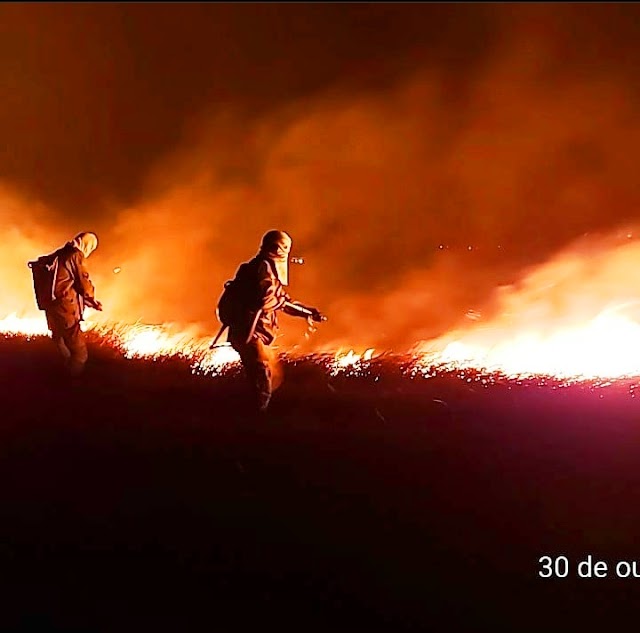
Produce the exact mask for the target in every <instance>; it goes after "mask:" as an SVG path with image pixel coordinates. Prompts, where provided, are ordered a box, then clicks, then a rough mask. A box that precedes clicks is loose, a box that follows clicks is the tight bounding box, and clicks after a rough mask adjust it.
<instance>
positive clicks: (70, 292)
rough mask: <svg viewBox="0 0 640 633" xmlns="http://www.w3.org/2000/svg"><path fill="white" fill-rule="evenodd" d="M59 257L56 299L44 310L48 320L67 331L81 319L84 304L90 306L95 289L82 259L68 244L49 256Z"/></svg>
mask: <svg viewBox="0 0 640 633" xmlns="http://www.w3.org/2000/svg"><path fill="white" fill-rule="evenodd" d="M50 257H52V258H55V257H58V269H57V273H56V280H55V285H54V295H55V299H54V300H53V301H52V303H51V305H50V306H49V307H48V308H47V310H46V314H47V319H48V321H49V322H50V323H52V322H53V323H55V324H57V325H59V326H61V327H64V328H70V327H73V326H74V325H76V324H77V323H78V322H80V321H82V320H83V315H84V308H85V305H88V306H90V307H93V306H94V305H95V304H96V301H95V288H94V286H93V283H92V282H91V279H90V278H89V272H88V271H87V268H86V266H85V256H84V254H83V253H82V251H81V250H80V249H78V248H77V247H76V246H74V245H73V244H72V243H71V242H70V243H68V244H66V245H65V246H63V247H62V248H60V249H58V250H57V251H56V252H55V253H52V254H51V256H50Z"/></svg>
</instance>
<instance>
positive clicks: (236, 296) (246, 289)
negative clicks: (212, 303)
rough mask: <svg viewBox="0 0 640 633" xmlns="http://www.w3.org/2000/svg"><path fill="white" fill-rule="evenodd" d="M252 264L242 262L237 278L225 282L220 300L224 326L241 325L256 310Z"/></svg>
mask: <svg viewBox="0 0 640 633" xmlns="http://www.w3.org/2000/svg"><path fill="white" fill-rule="evenodd" d="M251 268H252V267H251V264H250V263H247V264H242V266H240V268H239V269H238V273H237V274H236V276H235V279H231V280H229V281H227V282H225V284H224V290H223V291H222V295H221V296H220V299H219V300H218V309H217V314H218V320H219V321H220V323H222V325H224V326H227V327H229V326H231V325H239V324H242V323H244V322H246V320H247V317H248V315H249V314H250V313H251V312H255V310H256V309H257V308H256V305H255V303H256V296H255V295H256V289H255V284H254V283H252V275H251V272H252V271H251Z"/></svg>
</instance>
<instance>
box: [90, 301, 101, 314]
mask: <svg viewBox="0 0 640 633" xmlns="http://www.w3.org/2000/svg"><path fill="white" fill-rule="evenodd" d="M86 303H87V305H88V306H89V307H90V308H93V309H94V310H98V312H102V304H101V303H100V302H99V301H97V300H96V299H91V300H89V301H87V302H86Z"/></svg>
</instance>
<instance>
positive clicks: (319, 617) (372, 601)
mask: <svg viewBox="0 0 640 633" xmlns="http://www.w3.org/2000/svg"><path fill="white" fill-rule="evenodd" d="M48 344H49V341H46V340H40V341H33V342H27V341H22V340H16V339H9V340H0V378H1V380H2V403H1V409H0V491H1V496H0V498H1V503H0V578H1V583H0V601H1V605H0V630H2V631H73V632H75V631H96V632H97V631H114V632H116V631H117V632H121V631H176V632H178V631H220V632H225V631H258V630H274V631H281V632H283V631H287V632H288V631H296V632H307V631H309V632H316V631H327V632H338V631H339V632H342V631H345V632H360V631H362V632H369V631H389V632H391V633H401V632H404V631H432V630H433V631H441V630H447V631H458V630H460V631H467V630H487V631H495V630H512V631H525V630H531V631H543V630H544V631H555V630H571V631H573V630H595V628H598V627H605V626H606V627H607V629H609V630H621V629H619V628H617V627H616V628H615V629H611V627H612V626H615V624H616V623H618V622H622V621H625V620H626V621H627V622H633V620H628V617H629V615H630V614H631V613H633V611H634V608H635V605H636V604H637V601H638V597H639V596H640V578H635V579H634V578H627V579H618V578H615V570H614V564H615V563H616V562H617V561H619V560H627V561H637V569H638V574H639V575H640V541H639V537H640V399H632V398H630V396H629V395H628V391H627V389H625V388H623V387H614V388H608V389H604V390H596V391H590V390H588V389H584V388H580V387H572V388H568V389H560V390H551V389H550V388H538V387H529V388H527V387H524V386H517V385H512V386H511V387H509V386H507V385H502V386H492V387H490V388H488V389H485V388H482V387H479V386H478V385H475V384H467V383H465V382H464V381H460V380H457V379H454V378H438V379H433V380H423V379H420V380H410V379H408V378H402V377H400V374H399V372H398V371H397V368H396V369H394V367H393V366H390V367H387V368H386V369H384V371H382V374H381V376H380V379H379V380H378V381H377V382H376V381H374V380H373V379H372V378H362V379H356V378H339V379H330V378H329V377H328V375H327V374H326V373H324V372H323V371H321V370H320V369H319V368H316V367H314V366H312V365H299V366H296V367H293V366H289V367H288V369H287V371H288V374H287V383H286V385H285V386H284V387H283V388H282V390H281V391H280V392H279V393H278V398H277V401H276V402H275V403H274V409H273V411H272V414H271V416H270V417H269V418H268V419H265V420H260V421H258V420H255V419H253V418H252V417H251V416H250V415H248V414H247V412H246V410H245V409H244V404H243V403H244V401H245V398H244V396H243V391H242V386H243V385H242V382H241V380H240V379H239V378H238V377H230V378H221V379H212V378H202V377H194V376H192V375H191V374H190V372H189V369H188V367H187V366H186V365H184V364H181V363H162V364H157V363H156V364H154V363H149V362H132V361H124V360H121V359H118V358H115V357H114V356H113V354H111V353H110V352H108V350H105V349H104V348H94V349H93V350H92V352H93V357H92V359H91V363H92V364H91V366H90V368H89V371H88V372H87V374H86V376H85V377H84V380H83V381H81V382H80V383H79V384H76V385H73V386H71V387H68V386H65V385H64V383H62V382H61V381H60V380H59V379H57V378H56V373H55V364H54V363H53V361H54V360H55V359H54V357H53V356H52V355H51V350H50V349H49V347H48ZM589 554H591V555H592V556H593V557H594V558H595V559H600V560H604V561H607V562H608V563H609V574H608V577H607V578H601V579H596V578H591V579H587V578H578V577H577V568H576V567H577V563H578V562H579V561H580V560H582V559H583V558H585V557H586V556H587V555H589ZM543 555H549V556H551V557H552V558H555V557H557V556H561V555H564V556H566V557H567V558H568V560H569V570H568V576H567V577H566V578H556V579H546V580H545V579H542V578H540V577H539V576H538V572H539V571H540V570H542V565H541V564H540V563H539V562H538V560H539V558H540V557H541V556H543ZM612 563H613V565H612ZM560 571H561V572H562V571H563V570H562V568H560Z"/></svg>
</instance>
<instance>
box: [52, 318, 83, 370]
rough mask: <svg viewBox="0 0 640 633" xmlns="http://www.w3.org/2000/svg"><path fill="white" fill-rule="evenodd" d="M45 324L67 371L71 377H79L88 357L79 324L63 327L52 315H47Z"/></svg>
mask: <svg viewBox="0 0 640 633" xmlns="http://www.w3.org/2000/svg"><path fill="white" fill-rule="evenodd" d="M47 323H48V325H49V329H50V330H51V338H52V339H53V342H54V343H55V345H56V347H57V348H58V352H59V353H60V355H61V356H62V359H63V361H64V364H65V367H66V368H67V371H68V372H69V373H70V374H71V375H72V376H78V375H80V374H81V373H82V372H83V371H84V367H85V364H86V362H87V359H88V357H89V353H88V351H87V344H86V342H85V340H84V333H83V332H82V330H81V329H80V323H76V324H75V325H73V326H71V327H64V324H63V323H60V321H59V319H57V318H56V315H54V314H47Z"/></svg>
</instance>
